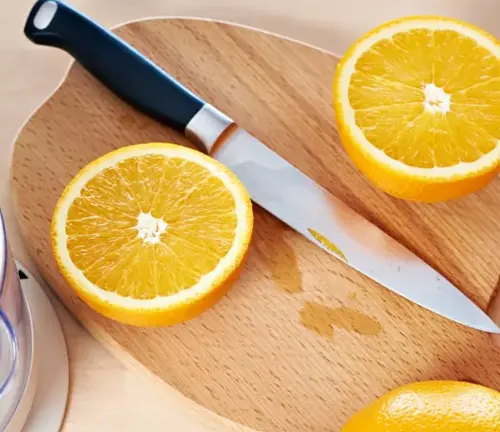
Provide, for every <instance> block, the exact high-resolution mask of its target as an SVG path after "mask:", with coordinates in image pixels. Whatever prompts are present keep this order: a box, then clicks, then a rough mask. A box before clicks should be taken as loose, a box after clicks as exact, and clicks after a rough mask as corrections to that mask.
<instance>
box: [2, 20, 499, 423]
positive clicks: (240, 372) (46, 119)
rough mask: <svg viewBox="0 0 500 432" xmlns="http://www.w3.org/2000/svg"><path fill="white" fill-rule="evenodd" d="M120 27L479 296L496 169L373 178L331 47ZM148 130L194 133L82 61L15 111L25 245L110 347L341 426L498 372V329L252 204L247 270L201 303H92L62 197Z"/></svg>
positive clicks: (270, 408)
mask: <svg viewBox="0 0 500 432" xmlns="http://www.w3.org/2000/svg"><path fill="white" fill-rule="evenodd" d="M116 32H117V33H118V34H119V35H120V36H122V37H123V38H125V39H126V40H127V41H129V42H131V43H132V44H133V45H134V46H135V47H136V48H138V49H139V50H140V51H142V52H143V53H145V54H146V55H147V56H149V57H151V58H152V59H153V60H154V61H155V62H158V63H159V64H160V65H161V66H162V67H164V68H165V69H166V70H167V71H168V72H169V73H171V74H172V75H173V76H175V77H176V78H177V79H179V80H180V81H181V82H182V83H184V84H185V85H186V86H188V87H189V88H191V89H192V90H193V91H195V92H196V93H198V94H199V95H200V96H201V97H203V98H204V99H206V100H207V101H209V102H210V103H212V104H213V105H215V106H216V107H218V108H219V109H221V110H222V111H224V112H226V113H228V114H229V115H230V116H231V117H233V118H234V119H235V120H236V121H237V122H239V123H240V125H242V126H243V127H245V128H246V129H247V130H249V131H250V132H251V133H253V134H255V135H256V136H257V137H258V138H259V139H261V140H262V141H263V142H265V143H267V144H268V145H269V146H270V147H271V148H273V149H274V150H276V151H277V152H278V153H280V154H281V155H282V156H283V157H285V158H286V159H287V160H289V161H290V162H291V163H292V164H295V165H296V166H297V167H298V168H299V169H301V170H303V171H304V172H305V173H307V174H308V175H310V176H311V177H312V178H314V179H315V180H316V181H317V182H319V183H320V184H322V185H324V186H325V187H326V188H327V189H329V190H330V191H331V192H332V193H334V194H335V195H337V196H338V197H339V198H340V199H342V200H344V201H345V202H346V203H347V204H348V205H350V206H351V207H352V208H354V209H355V210H356V211H358V212H360V213H361V214H363V215H364V216H365V217H366V218H368V219H369V220H371V221H373V222H374V223H375V224H377V225H379V226H380V227H381V228H382V229H384V230H385V231H386V232H388V233H389V234H391V235H392V236H394V237H395V238H396V239H398V240H400V241H401V242H402V243H404V244H405V245H406V246H407V247H409V248H410V249H412V250H413V251H415V252H416V253H417V254H419V255H420V256H421V257H422V258H423V259H425V260H426V261H428V262H429V263H431V264H432V265H434V266H435V267H436V268H437V269H438V270H439V271H441V272H442V273H443V274H444V275H445V276H446V277H448V278H449V279H450V280H451V281H453V282H454V283H456V284H457V285H458V286H459V287H460V288H461V289H462V290H463V291H464V292H465V293H466V294H467V295H469V296H470V297H471V298H472V299H474V300H475V301H477V302H478V304H479V305H480V306H481V307H483V308H486V307H487V304H488V301H489V299H490V297H491V295H492V293H493V291H494V289H495V286H496V283H497V280H498V276H499V274H500V254H499V253H498V250H499V246H500V219H499V218H498V217H497V215H498V208H499V205H500V182H499V181H498V180H496V181H494V182H493V184H491V185H490V186H489V187H487V188H486V189H484V190H482V191H480V192H479V193H476V194H474V195H471V196H468V197H466V198H463V199H460V200H457V201H454V202H450V203H444V204H437V205H427V204H416V203H408V202H404V201H401V200H396V199H393V198H391V197H389V196H387V195H385V194H383V193H382V192H381V191H379V190H377V189H375V188H373V187H372V186H371V185H370V184H369V183H367V181H366V180H365V179H364V178H363V177H362V176H361V175H360V174H359V173H358V172H357V170H356V169H355V167H354V166H353V164H352V163H351V162H350V160H349V159H348V158H347V157H346V155H345V154H344V151H343V149H342V147H341V143H340V141H339V138H338V134H337V131H336V126H335V123H334V120H333V108H332V97H331V83H332V75H333V72H334V69H335V65H336V64H337V59H336V58H335V57H334V56H332V55H330V54H328V53H326V52H323V51H320V50H316V49H314V48H312V47H309V46H305V45H302V44H299V43H297V42H294V41H290V40H286V39H283V38H280V37H278V36H275V35H271V34H268V33H263V32H259V31H255V30H251V29H247V28H241V27H236V26H231V25H229V24H221V23H216V22H209V21H200V20H188V19H182V20H181V19H158V20H147V21H141V22H137V23H131V24H127V25H125V26H123V27H120V28H118V29H117V30H116ZM41 49H42V48H41ZM149 141H170V142H176V143H180V144H186V145H189V143H188V142H187V141H186V140H185V139H184V138H183V137H182V136H180V135H179V134H177V133H175V132H173V131H172V130H170V129H169V128H167V127H164V126H162V125H160V124H158V123H156V122H155V121H152V120H150V119H148V118H146V117H145V116H143V115H142V114H140V113H138V112H136V111H134V110H133V109H131V108H130V107H129V106H128V105H126V104H125V103H123V102H122V101H121V100H120V99H119V98H117V97H116V96H115V95H113V94H112V93H111V92H110V91H108V90H107V89H106V88H105V87H103V86H102V85H101V84H100V83H98V82H97V81H96V80H95V79H93V77H91V76H90V75H89V74H88V73H86V72H85V71H84V70H83V69H82V68H81V67H80V66H79V65H77V64H75V65H73V66H72V67H71V69H70V71H69V74H68V76H67V78H66V79H65V81H64V83H63V84H62V85H61V87H60V88H59V89H58V90H57V91H56V92H55V94H54V95H53V96H52V97H51V98H50V99H49V100H48V101H47V102H46V103H45V104H44V105H43V106H42V107H41V108H40V109H39V110H38V111H37V112H36V113H35V114H34V115H33V117H32V118H31V119H30V120H29V121H28V122H27V124H26V125H25V127H24V128H23V130H22V132H21V133H20V135H19V137H18V140H17V144H16V147H15V152H14V158H13V170H12V176H13V186H14V190H15V196H16V199H17V209H18V211H19V221H20V225H21V229H22V232H23V234H24V237H25V239H26V242H27V245H28V247H29V249H30V251H31V255H32V257H33V259H34V260H35V261H36V263H37V265H38V266H39V268H40V271H41V272H42V274H43V276H44V277H45V278H46V280H47V281H48V282H49V283H50V285H51V286H52V287H53V289H54V291H55V292H56V293H57V295H58V296H59V297H60V298H61V300H62V301H63V302H64V304H65V305H66V306H67V307H68V308H69V309H70V310H71V311H72V312H73V313H74V315H75V316H76V317H77V318H78V319H79V320H80V321H81V322H82V323H83V325H84V326H86V327H87V328H88V329H89V330H90V331H91V332H92V334H93V335H94V336H95V337H96V338H97V339H98V340H100V341H102V343H104V344H105V345H106V346H109V347H111V348H112V349H113V351H114V352H115V353H116V355H117V356H119V357H120V358H122V359H124V360H127V359H134V360H136V361H138V362H139V363H140V364H142V365H143V366H145V368H147V369H149V370H150V371H151V372H153V373H154V374H155V375H156V376H157V379H158V380H160V381H164V382H165V383H167V384H169V385H171V386H173V387H175V388H176V389H178V390H179V391H180V392H182V393H183V394H184V395H186V396H188V397H189V398H191V399H192V400H193V401H195V402H197V403H198V404H200V405H201V406H203V407H205V408H208V409H209V410H211V411H212V412H214V413H216V414H219V415H221V416H223V417H226V418H227V419H230V420H232V421H234V422H235V423H238V424H241V425H246V426H249V427H251V428H254V429H257V430H260V431H273V432H277V431H287V432H292V431H318V432H319V431H321V432H323V431H338V430H339V428H340V427H341V425H342V424H343V423H344V422H345V421H346V419H347V418H348V417H349V416H350V415H352V414H353V413H354V412H355V411H356V410H358V409H360V408H361V407H363V406H364V405H365V404H367V403H369V402H370V401H372V400H374V399H375V398H376V397H378V396H380V395H381V394H383V393H384V392H386V391H388V390H390V389H392V388H394V387H396V386H398V385H402V384H405V383H408V382H411V381H421V380H428V379H459V380H471V381H475V382H479V383H483V384H485V385H488V386H491V387H494V388H496V389H499V390H500V351H499V350H498V349H496V348H495V347H494V346H493V344H492V342H491V338H490V337H489V336H488V335H485V334H482V333H480V332H477V331H473V330H469V329H467V328H465V327H462V326H460V325H458V324H455V323H452V322H450V321H448V320H446V319H444V318H441V317H440V316H437V315H435V314H433V313H431V312H428V311H427V310H425V309H423V308H421V307H419V306H417V305H415V304H413V303H411V302H409V301H406V300H404V299H402V298H401V297H399V296H398V295H396V294H393V293H391V292H390V291H388V290H387V289H385V288H383V287H381V286H379V285H378V284H376V283H374V282H372V281H371V280H369V279H367V278H366V277H363V276H362V275H360V274H359V273H357V272H356V271H355V270H353V269H351V268H350V267H348V266H347V265H346V264H344V263H343V262H342V261H340V260H337V259H335V258H333V257H331V256H329V255H328V254H326V253H324V252H323V251H322V250H320V249H319V248H317V247H316V246H314V245H313V244H312V243H310V242H308V241H307V240H305V239H304V238H303V237H301V236H300V235H298V234H296V233H295V232H294V231H292V230H290V229H289V228H287V227H286V226H284V225H283V224H282V223H280V222H278V221H277V220H276V219H275V218H273V217H272V216H270V215H269V214H268V213H266V212H265V211H263V210H262V209H260V208H258V207H257V206H255V217H256V222H255V236H254V239H253V243H252V245H251V250H250V254H249V258H248V263H247V265H246V268H245V271H244V272H243V274H242V275H241V278H240V279H239V281H238V282H237V283H236V285H235V286H234V288H233V289H232V290H231V291H230V293H229V294H228V295H227V296H226V297H225V298H224V299H223V300H222V301H221V302H220V303H219V304H217V305H216V306H215V307H214V308H213V309H211V310H210V311H208V312H207V313H205V314H204V315H202V316H200V317H199V318H197V319H195V320H192V321H190V322H188V323H185V324H182V325H177V326H174V327H171V328H161V329H141V328H134V327H128V326H125V325H121V324H118V323H116V322H113V321H110V320H108V319H105V318H103V317H101V316H99V315H98V314H96V313H94V312H93V311H92V310H90V309H89V308H88V307H87V306H86V305H85V304H84V303H82V302H81V301H80V300H79V299H78V298H77V297H76V296H75V295H74V293H73V292H72V291H71V289H70V288H69V286H68V285H67V284H66V282H65V281H64V279H63V278H62V277H61V275H60V274H59V273H58V271H57V269H56V265H55V262H54V259H53V256H52V253H51V248H50V241H49V223H50V218H51V215H52V211H53V208H54V205H55V203H56V200H57V198H58V196H59V194H60V193H61V191H62V189H63V187H64V186H65V185H66V184H67V183H68V182H69V181H70V179H71V178H72V176H74V175H75V174H76V173H77V171H78V170H80V169H81V168H82V167H83V166H84V165H85V164H87V163H88V162H90V161H92V160H93V159H95V158H97V157H98V156H101V155H102V154H104V153H106V152H108V151H111V150H113V149H115V148H118V147H120V146H124V145H128V144H133V143H143V142H149Z"/></svg>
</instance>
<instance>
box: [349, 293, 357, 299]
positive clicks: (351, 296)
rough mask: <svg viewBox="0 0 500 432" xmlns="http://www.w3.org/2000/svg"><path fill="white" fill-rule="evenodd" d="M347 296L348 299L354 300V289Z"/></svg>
mask: <svg viewBox="0 0 500 432" xmlns="http://www.w3.org/2000/svg"><path fill="white" fill-rule="evenodd" d="M347 297H349V300H356V297H357V294H356V291H353V292H352V293H350V294H349V295H348V296H347Z"/></svg>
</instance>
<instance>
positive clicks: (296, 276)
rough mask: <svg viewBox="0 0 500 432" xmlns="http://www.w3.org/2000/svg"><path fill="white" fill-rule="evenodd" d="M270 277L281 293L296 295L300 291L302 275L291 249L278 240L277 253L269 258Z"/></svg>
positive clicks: (284, 242)
mask: <svg viewBox="0 0 500 432" xmlns="http://www.w3.org/2000/svg"><path fill="white" fill-rule="evenodd" d="M270 269H271V277H272V279H273V281H274V283H275V284H276V285H277V286H278V287H279V288H280V289H281V290H283V291H285V292H287V293H290V294H296V293H298V292H300V291H302V273H301V271H300V270H299V264H298V260H297V255H296V254H295V251H294V250H293V248H292V247H291V246H290V245H289V244H288V243H287V242H286V241H284V240H282V239H280V242H279V252H278V253H277V254H275V255H274V256H273V257H272V258H271V262H270Z"/></svg>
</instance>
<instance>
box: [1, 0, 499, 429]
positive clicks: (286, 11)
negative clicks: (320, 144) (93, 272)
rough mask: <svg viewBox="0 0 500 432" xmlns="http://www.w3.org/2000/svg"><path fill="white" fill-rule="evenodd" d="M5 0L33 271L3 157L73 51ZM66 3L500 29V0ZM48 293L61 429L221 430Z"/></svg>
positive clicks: (277, 27) (5, 96)
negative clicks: (426, 17)
mask: <svg viewBox="0 0 500 432" xmlns="http://www.w3.org/2000/svg"><path fill="white" fill-rule="evenodd" d="M2 1H3V5H5V7H4V8H2V9H1V10H0V33H1V37H0V56H1V58H2V61H1V65H2V66H1V68H0V101H1V103H0V154H1V155H2V156H1V157H0V207H1V208H2V211H3V212H4V215H5V217H6V221H7V227H8V233H9V238H10V241H11V243H12V246H13V249H14V252H15V255H16V256H17V258H18V259H20V260H21V261H22V262H23V263H24V264H25V265H26V267H27V268H28V269H30V270H31V271H33V272H34V274H37V272H36V269H35V268H34V267H33V265H32V263H31V262H30V260H29V259H28V257H27V253H26V248H25V246H24V245H23V243H22V241H21V238H20V237H19V234H18V232H17V226H16V221H15V217H14V213H13V209H12V204H11V196H10V190H9V183H8V167H9V160H10V154H11V151H12V147H13V142H14V140H15V136H16V134H17V131H18V130H19V129H20V127H21V126H22V124H23V123H24V121H25V120H26V119H27V118H28V117H29V115H30V114H31V113H32V112H33V111H34V110H35V109H36V107H37V106H39V105H40V104H41V103H42V101H43V100H44V99H45V98H46V97H47V96H48V95H49V94H50V93H51V91H52V90H53V89H55V87H56V86H57V85H58V83H59V82H60V81H61V79H62V77H63V76H64V73H65V71H66V70H67V68H68V66H69V64H70V62H71V60H70V59H69V57H68V56H66V55H65V54H64V53H62V52H58V51H56V50H53V49H43V48H40V47H36V46H34V45H32V44H30V43H29V42H28V41H27V40H26V39H25V37H24V35H23V31H22V30H23V26H24V20H25V17H26V16H27V14H28V11H29V9H30V7H31V5H32V4H33V2H32V0H16V1H11V0H2ZM7 3H8V7H7V6H6V5H7ZM68 3H70V4H73V5H75V6H77V7H78V8H79V9H80V10H82V11H83V12H85V13H87V14H89V15H91V16H92V17H93V18H95V19H97V20H99V21H100V22H101V23H102V24H104V25H107V26H115V25H117V24H119V23H123V22H126V21H131V20H134V19H138V18H141V17H151V16H195V17H210V18H216V19H221V20H225V21H233V22H238V23H240V24H245V25H250V26H255V27H260V28H263V29H266V30H270V31H274V32H277V33H281V34H283V35H286V36H289V37H293V38H296V39H301V40H303V41H305V42H308V43H311V44H314V45H317V46H319V47H321V48H325V49H327V50H330V51H333V52H337V53H341V52H343V50H344V49H345V48H346V46H347V44H349V43H350V41H352V40H353V38H355V37H356V36H358V35H359V34H361V33H362V32H364V31H366V30H368V29H369V28H370V27H372V26H374V25H377V24H379V23H380V22H381V21H383V20H385V19H389V18H393V17H396V16H401V15H404V14H415V13H419V14H422V13H433V14H443V15H452V16H455V17H458V18H462V19H466V20H468V21H470V22H472V23H474V24H477V25H480V26H482V27H484V28H485V29H486V30H489V31H491V32H492V33H494V34H496V35H497V36H499V35H500V30H498V26H497V21H498V17H499V16H500V2H498V1H497V0H418V1H417V0H403V1H401V0H378V1H373V0H351V1H349V2H343V1H342V0H299V1H297V2H296V6H294V7H293V8H292V7H291V3H290V2H289V1H286V0H274V1H272V2H269V1H268V0H240V1H239V2H234V1H231V0H190V1H189V2H186V1H182V0H171V1H168V2H167V1H165V0H142V1H137V0H72V1H68ZM375 4H376V7H375V8H374V10H371V11H370V10H369V9H370V8H371V7H374V5H375ZM368 6H370V8H369V7H368ZM53 300H54V301H53V303H54V304H55V306H56V309H57V312H58V314H59V316H60V318H61V321H62V324H63V328H64V332H65V335H66V340H67V345H68V350H69V356H70V386H71V388H70V400H69V404H68V410H67V415H66V420H65V424H64V427H63V430H65V431H71V432H73V431H89V430H96V431H100V430H105V431H109V432H112V431H129V430H130V431H135V430H147V431H156V430H158V431H159V430H172V431H175V430H183V431H202V430H203V431H204V430H209V429H210V430H219V429H218V428H214V429H212V428H211V427H210V428H209V427H207V426H206V425H201V424H199V423H198V424H197V422H196V419H195V418H194V416H192V415H190V414H191V413H192V411H191V410H190V409H189V408H188V406H187V405H186V403H185V401H183V399H182V398H181V397H180V396H179V395H178V394H177V392H175V391H173V390H172V389H170V388H168V387H166V386H165V387H160V386H159V385H158V384H156V383H154V382H153V380H149V379H148V378H147V377H146V376H145V375H142V374H141V373H139V372H138V371H137V369H134V368H130V367H126V366H125V365H123V364H121V363H120V362H119V361H118V360H117V359H115V358H114V357H113V356H112V355H111V354H109V353H108V352H107V351H105V350H104V348H102V347H101V346H100V345H99V344H97V342H95V341H94V339H93V338H92V337H91V336H90V335H89V334H88V333H87V332H86V331H85V330H84V329H82V328H81V327H80V326H79V324H78V323H77V322H76V321H75V320H74V319H73V318H72V317H71V316H70V315H69V314H68V313H67V312H66V310H65V309H64V308H63V307H62V306H61V305H60V304H59V302H58V301H57V300H55V299H53ZM184 408H185V409H184ZM97 412H99V414H97Z"/></svg>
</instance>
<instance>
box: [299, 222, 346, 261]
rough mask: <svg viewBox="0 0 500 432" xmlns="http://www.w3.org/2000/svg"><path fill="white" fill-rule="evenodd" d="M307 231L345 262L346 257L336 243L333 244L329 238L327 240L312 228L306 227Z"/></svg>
mask: <svg viewBox="0 0 500 432" xmlns="http://www.w3.org/2000/svg"><path fill="white" fill-rule="evenodd" d="M308 231H309V232H310V233H311V235H312V236H313V237H314V238H315V239H316V240H317V241H318V242H320V243H321V244H322V245H323V246H324V247H325V248H326V249H328V250H329V251H330V252H332V253H334V254H335V255H337V256H338V257H339V258H342V259H343V260H344V261H345V262H347V258H346V257H345V255H344V253H343V252H342V251H341V250H340V249H339V248H338V247H337V246H336V245H334V244H333V243H332V242H331V241H330V240H328V239H327V238H326V237H325V236H324V235H323V234H320V233H319V232H318V231H316V230H313V229H312V228H308Z"/></svg>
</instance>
